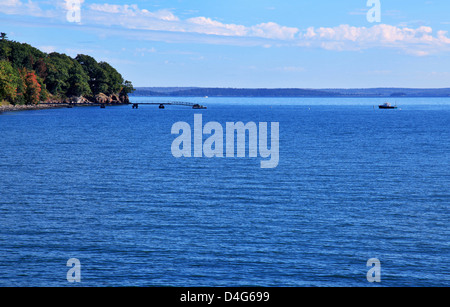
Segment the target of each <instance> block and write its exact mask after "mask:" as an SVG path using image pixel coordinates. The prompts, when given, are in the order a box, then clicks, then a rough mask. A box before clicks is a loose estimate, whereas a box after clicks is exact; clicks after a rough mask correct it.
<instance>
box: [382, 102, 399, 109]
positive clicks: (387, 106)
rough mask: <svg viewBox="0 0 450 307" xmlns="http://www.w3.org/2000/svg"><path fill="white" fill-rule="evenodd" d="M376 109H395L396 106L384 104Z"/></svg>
mask: <svg viewBox="0 0 450 307" xmlns="http://www.w3.org/2000/svg"><path fill="white" fill-rule="evenodd" d="M378 108H380V109H397V106H393V105H391V104H390V103H389V102H386V103H384V104H381V105H379V106H378Z"/></svg>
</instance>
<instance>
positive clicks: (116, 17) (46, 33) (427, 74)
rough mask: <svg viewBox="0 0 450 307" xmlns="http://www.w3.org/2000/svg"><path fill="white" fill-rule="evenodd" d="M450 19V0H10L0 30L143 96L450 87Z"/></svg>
mask: <svg viewBox="0 0 450 307" xmlns="http://www.w3.org/2000/svg"><path fill="white" fill-rule="evenodd" d="M368 2H373V3H368ZM377 2H378V3H377ZM378 4H379V5H380V6H379V7H380V10H379V12H380V14H379V17H380V19H379V20H375V21H374V20H370V18H368V16H367V15H368V12H369V11H370V14H369V15H370V16H372V13H373V12H374V10H375V9H377V8H378ZM449 13H450V1H448V0H428V1H426V0H378V1H372V0H370V1H367V0H345V1H336V0H315V1H312V0H277V1H274V0H227V1H224V0H220V1H219V0H164V1H159V0H157V1H152V0H123V1H119V0H105V1H103V0H0V31H1V32H5V33H7V35H8V38H9V39H11V40H15V41H19V42H24V43H28V44H30V45H32V46H35V47H37V48H39V49H41V50H42V51H44V52H48V53H50V52H60V53H65V54H67V55H69V56H72V57H75V56H76V55H77V54H88V55H91V56H93V57H94V58H96V59H97V60H98V61H106V62H108V63H110V64H111V65H112V66H114V67H115V68H116V69H117V70H118V71H119V72H120V73H121V74H122V76H123V77H124V78H125V79H127V80H130V81H132V82H133V84H134V86H135V87H143V86H148V87H152V86H155V87H166V86H167V87H174V86H182V87H186V86H195V87H235V88H376V87H410V88H443V87H450V33H449V32H448V31H450V14H449ZM373 16H375V15H373Z"/></svg>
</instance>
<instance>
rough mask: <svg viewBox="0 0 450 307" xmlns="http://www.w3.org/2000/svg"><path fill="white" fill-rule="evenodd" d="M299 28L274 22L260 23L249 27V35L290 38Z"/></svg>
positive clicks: (280, 38) (293, 36)
mask: <svg viewBox="0 0 450 307" xmlns="http://www.w3.org/2000/svg"><path fill="white" fill-rule="evenodd" d="M299 31H300V30H299V29H297V28H290V27H284V26H280V25H278V24H276V23H274V22H267V23H261V24H259V25H256V26H253V27H251V35H253V36H257V37H263V38H269V39H279V40H291V39H294V38H295V35H296V34H297V33H298V32H299Z"/></svg>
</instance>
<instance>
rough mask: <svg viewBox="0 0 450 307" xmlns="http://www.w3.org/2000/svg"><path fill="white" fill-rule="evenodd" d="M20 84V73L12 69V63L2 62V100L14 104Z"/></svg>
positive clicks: (0, 69) (0, 89)
mask: <svg viewBox="0 0 450 307" xmlns="http://www.w3.org/2000/svg"><path fill="white" fill-rule="evenodd" d="M19 82H20V76H19V73H18V71H17V70H16V69H14V68H13V67H12V65H11V63H9V62H7V61H0V100H3V99H4V100H7V101H8V102H12V103H14V101H15V99H16V97H17V87H18V86H19Z"/></svg>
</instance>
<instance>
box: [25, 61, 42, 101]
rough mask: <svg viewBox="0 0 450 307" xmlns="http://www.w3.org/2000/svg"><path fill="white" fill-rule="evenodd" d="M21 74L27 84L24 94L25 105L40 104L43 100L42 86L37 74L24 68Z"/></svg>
mask: <svg viewBox="0 0 450 307" xmlns="http://www.w3.org/2000/svg"><path fill="white" fill-rule="evenodd" d="M20 72H21V76H22V78H23V80H24V83H25V91H24V93H23V94H24V98H25V104H38V103H39V101H40V98H41V85H40V84H39V82H38V80H37V76H36V74H35V72H34V71H29V70H27V69H26V68H23V69H22V70H21V71H20Z"/></svg>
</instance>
